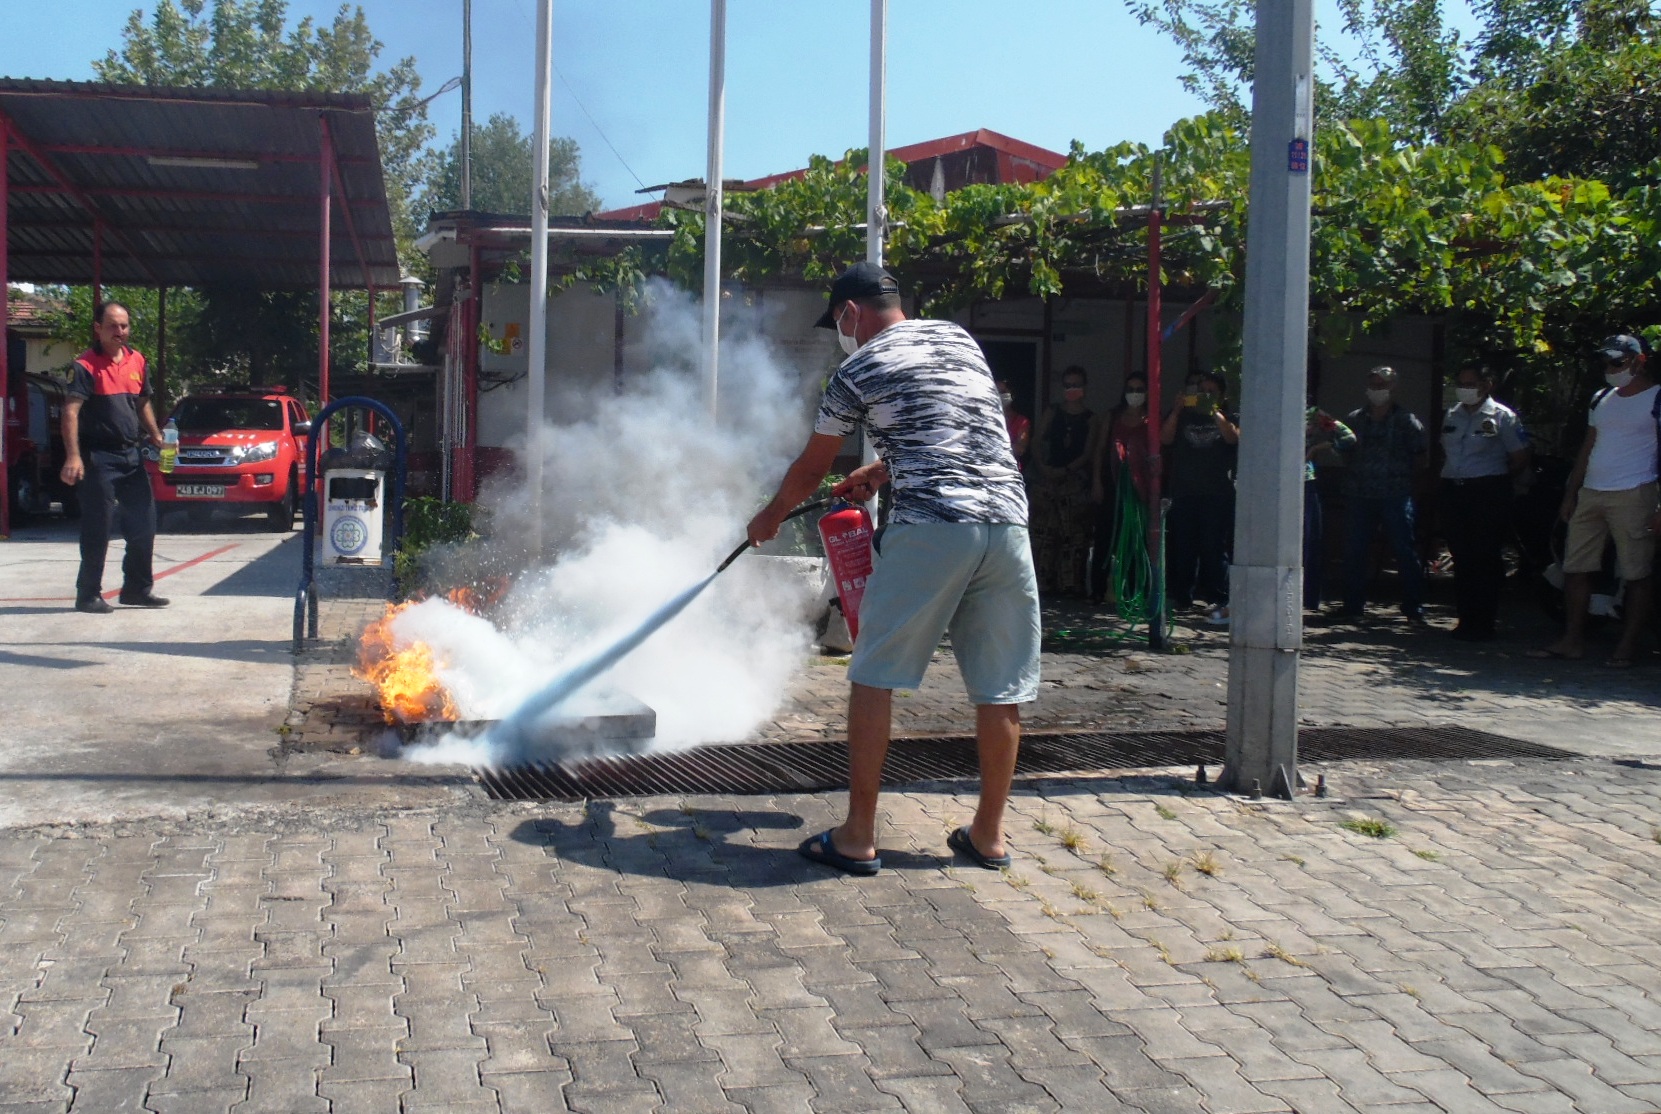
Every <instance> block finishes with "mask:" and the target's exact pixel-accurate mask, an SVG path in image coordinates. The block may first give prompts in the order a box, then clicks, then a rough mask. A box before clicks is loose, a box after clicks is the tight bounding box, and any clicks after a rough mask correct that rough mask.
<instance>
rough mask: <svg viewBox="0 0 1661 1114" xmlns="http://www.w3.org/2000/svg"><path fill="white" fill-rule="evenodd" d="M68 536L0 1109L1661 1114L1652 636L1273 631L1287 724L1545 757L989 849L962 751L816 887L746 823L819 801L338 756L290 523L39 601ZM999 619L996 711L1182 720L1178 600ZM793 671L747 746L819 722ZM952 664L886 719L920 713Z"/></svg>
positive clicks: (825, 801)
mask: <svg viewBox="0 0 1661 1114" xmlns="http://www.w3.org/2000/svg"><path fill="white" fill-rule="evenodd" d="M227 545H234V546H235V548H232V549H223V548H222V547H224V546H227ZM66 547H67V548H66ZM72 548H73V547H72V544H69V543H68V542H66V541H65V540H64V539H63V538H61V537H60V538H56V539H54V538H52V537H43V538H38V539H34V540H30V539H29V538H27V537H24V538H21V539H19V540H16V541H14V542H8V543H5V544H0V583H4V584H5V585H7V588H6V590H5V594H6V595H7V596H9V597H14V598H13V599H11V600H9V601H8V602H4V603H0V608H4V609H5V611H4V615H5V627H4V631H5V636H4V639H3V645H0V653H4V654H5V655H6V661H7V666H8V668H7V669H6V670H5V671H4V676H5V677H6V678H7V680H8V681H12V679H13V678H16V679H17V680H16V681H15V682H13V683H8V684H7V685H6V686H5V690H6V695H5V696H4V697H3V698H0V699H4V700H5V703H4V704H3V705H0V715H3V716H4V722H5V723H6V725H7V726H6V728H5V729H4V737H5V739H6V742H7V744H8V745H7V746H6V747H5V748H0V771H3V773H4V776H5V777H6V779H7V781H9V782H10V783H11V784H12V785H13V786H14V789H13V791H12V792H11V793H8V794H6V795H5V802H6V808H7V813H6V814H5V816H6V817H7V818H8V819H7V820H6V822H5V823H6V826H5V827H4V828H3V830H0V1007H3V1008H0V1114H6V1112H8V1111H36V1110H39V1111H48V1110H51V1111H61V1110H64V1109H73V1110H76V1111H87V1112H103V1111H119V1110H135V1111H136V1110H149V1111H155V1112H157V1114H161V1112H165V1111H237V1112H239V1114H240V1112H251V1111H260V1110H271V1111H282V1112H295V1111H310V1110H318V1111H325V1110H336V1111H347V1112H358V1111H415V1110H423V1109H427V1110H454V1111H515V1110H534V1111H548V1110H572V1111H607V1110H617V1111H628V1112H631V1114H632V1112H636V1111H650V1110H655V1109H664V1110H669V1109H674V1110H696V1111H706V1110H708V1111H716V1110H721V1111H733V1112H734V1114H737V1112H740V1111H771V1110H780V1111H801V1110H816V1111H819V1110H823V1111H833V1110H835V1111H841V1110H849V1111H877V1110H896V1111H898V1110H907V1111H961V1110H972V1111H982V1110H985V1111H992V1110H997V1111H1026V1110H1058V1109H1067V1110H1103V1111H1113V1110H1137V1111H1149V1112H1155V1111H1182V1112H1184V1114H1188V1112H1193V1111H1209V1112H1212V1114H1223V1112H1238V1114H1248V1112H1265V1114H1266V1112H1286V1111H1300V1112H1305V1114H1327V1112H1346V1111H1369V1112H1378V1114H1429V1112H1434V1111H1442V1112H1446V1114H1466V1112H1490V1111H1516V1112H1525V1114H1526V1112H1536V1111H1582V1112H1585V1114H1605V1112H1622V1111H1630V1112H1632V1114H1644V1112H1651V1111H1658V1110H1661V975H1658V974H1657V971H1658V970H1661V948H1658V945H1657V944H1656V943H1655V942H1654V936H1655V933H1654V926H1655V924H1656V923H1657V920H1658V917H1661V865H1658V864H1661V851H1658V847H1657V844H1658V843H1661V733H1658V728H1657V717H1656V715H1655V704H1656V700H1657V697H1656V696H1655V694H1654V677H1655V675H1656V674H1655V668H1654V664H1653V662H1654V659H1653V658H1652V659H1649V660H1648V661H1646V662H1645V663H1644V664H1641V665H1640V666H1639V667H1638V668H1636V669H1633V670H1628V671H1624V672H1616V671H1610V670H1607V669H1604V668H1602V667H1600V666H1598V665H1597V664H1595V663H1591V662H1588V663H1585V664H1574V665H1566V664H1564V663H1548V662H1538V661H1534V660H1531V659H1527V658H1525V657H1523V656H1521V653H1520V651H1521V650H1522V649H1523V648H1525V647H1527V646H1529V645H1533V644H1535V643H1536V642H1538V641H1540V640H1543V639H1544V638H1545V637H1547V636H1549V633H1550V632H1549V624H1547V623H1545V622H1544V621H1543V620H1539V619H1535V618H1533V617H1532V616H1531V615H1530V614H1528V613H1527V612H1525V611H1524V610H1523V609H1522V608H1521V607H1520V606H1519V607H1517V608H1515V609H1513V611H1511V612H1508V624H1509V625H1508V628H1507V631H1506V634H1507V637H1506V638H1505V639H1504V640H1502V641H1501V642H1497V643H1494V644H1490V645H1487V646H1481V647H1475V648H1472V647H1467V646H1463V645H1461V644H1458V643H1454V642H1452V641H1451V640H1449V639H1447V638H1446V636H1445V634H1438V633H1437V632H1435V631H1426V630H1422V629H1417V628H1410V627H1408V626H1407V625H1406V624H1404V623H1398V622H1395V621H1392V620H1390V619H1389V618H1387V617H1386V616H1384V615H1383V614H1381V615H1380V616H1379V617H1378V618H1377V619H1375V620H1374V621H1373V622H1372V623H1370V624H1368V625H1363V626H1346V627H1326V628H1322V629H1320V630H1317V631H1312V632H1311V634H1310V648H1309V650H1308V652H1307V654H1306V655H1305V658H1304V663H1305V664H1304V671H1303V677H1304V682H1305V683H1304V696H1305V701H1304V714H1305V717H1306V719H1307V720H1308V721H1309V722H1311V723H1319V724H1323V725H1325V724H1352V725H1398V724H1399V725H1423V724H1438V723H1457V724H1463V725H1467V726H1472V727H1479V728H1482V729H1484V730H1488V731H1493V732H1497V733H1500V734H1508V735H1513V736H1516V737H1519V738H1527V739H1530V740H1533V741H1537V742H1545V743H1550V744H1555V745H1557V746H1559V747H1565V748H1569V749H1571V750H1575V751H1578V752H1579V753H1580V754H1581V755H1582V757H1572V758H1566V759H1563V760H1556V761H1543V760H1526V761H1511V760H1485V761H1481V762H1460V763H1430V762H1424V761H1417V760H1414V759H1412V758H1411V756H1402V757H1400V758H1397V759H1392V760H1391V761H1388V762H1376V763H1361V762H1348V763H1327V764H1322V765H1320V767H1319V769H1318V771H1317V770H1316V769H1315V768H1314V767H1313V766H1311V767H1309V768H1308V769H1307V771H1306V772H1311V773H1312V772H1320V773H1324V774H1326V776H1327V778H1328V783H1329V785H1330V786H1331V788H1332V790H1333V793H1334V795H1333V796H1332V797H1330V798H1328V799H1325V800H1315V799H1305V800H1300V801H1299V802H1297V803H1284V802H1273V801H1269V802H1250V801H1244V800H1240V799H1237V798H1234V797H1231V796H1227V795H1223V794H1219V793H1215V792H1212V791H1209V790H1196V789H1195V788H1194V787H1193V785H1192V783H1191V781H1189V780H1187V778H1186V776H1185V775H1187V774H1188V773H1190V771H1187V770H1182V771H1177V770H1164V771H1160V770H1154V771H1096V772H1081V773H1080V775H1079V776H1075V777H1065V778H1060V777H1055V778H1045V779H1034V780H1025V781H1023V782H1022V783H1021V785H1020V787H1019V792H1018V794H1017V797H1016V800H1015V802H1014V804H1013V809H1012V813H1011V816H1010V818H1009V824H1008V830H1009V837H1010V841H1011V844H1012V846H1013V849H1014V857H1015V863H1014V866H1013V867H1012V868H1011V869H1010V870H1009V871H1007V872H989V871H983V870H979V869H976V868H974V867H972V866H969V865H967V864H965V863H964V862H962V861H960V860H955V859H953V858H952V857H951V856H950V853H949V852H948V851H947V850H946V847H945V836H946V834H947V832H948V831H950V829H951V828H952V827H953V826H955V825H956V824H959V823H962V822H963V821H964V820H965V819H966V818H967V815H968V812H969V810H970V809H971V808H972V786H968V785H964V784H958V783H935V784H925V785H915V786H910V787H907V788H905V789H904V790H902V791H896V792H891V793H888V794H885V796H884V802H883V805H884V820H885V822H884V826H883V830H882V836H881V846H882V850H883V856H884V861H885V866H884V869H883V871H882V872H881V874H879V875H878V876H877V877H875V878H870V879H858V880H856V879H850V878H846V877H843V876H840V875H836V874H833V873H831V872H829V871H827V870H825V869H824V868H822V867H818V866H816V865H813V864H809V863H807V862H804V861H803V860H801V859H800V858H799V857H798V856H797V855H796V854H795V850H794V848H795V846H796V844H797V843H798V842H800V841H801V840H802V839H803V838H804V837H805V836H807V835H809V834H810V833H813V832H817V831H820V830H822V829H823V828H824V827H825V826H826V825H828V824H830V823H832V822H833V821H834V819H835V817H836V815H837V810H838V808H839V806H840V800H839V796H838V795H837V794H829V795H825V794H794V795H776V796H770V797H718V796H691V797H687V796H673V797H654V798H631V799H623V800H614V801H592V802H587V803H586V804H576V805H565V804H546V803H519V804H515V803H502V802H490V801H487V800H484V799H483V798H482V796H481V795H480V794H479V793H478V792H477V791H476V790H475V789H474V788H473V787H472V786H471V784H470V783H469V782H468V781H467V779H466V778H465V777H464V776H460V772H459V771H458V772H457V776H448V775H445V774H443V773H442V772H440V773H438V774H437V775H436V776H435V774H434V771H432V770H430V769H428V770H414V769H411V768H409V767H407V766H406V765H405V764H403V763H401V762H396V761H387V760H383V759H378V758H375V757H372V754H370V753H364V754H360V755H359V756H353V755H352V754H351V753H350V751H351V750H352V749H353V748H354V747H356V748H357V749H358V750H359V751H360V752H362V751H365V750H366V749H367V750H369V751H371V752H372V750H373V745H372V744H370V745H369V746H368V747H367V748H366V746H365V745H364V744H365V741H366V739H365V737H364V736H362V732H363V729H364V728H365V727H368V726H370V725H371V723H372V710H371V709H369V708H368V706H367V704H366V703H365V702H364V700H363V695H362V693H361V690H360V689H359V688H358V687H357V686H356V682H353V681H351V679H350V678H349V675H348V674H347V671H346V667H345V664H344V661H345V657H346V652H345V649H344V643H341V642H331V641H328V640H326V641H325V643H324V644H323V645H320V646H317V647H314V648H311V649H309V650H308V651H307V652H306V653H305V654H304V655H302V656H301V658H300V659H298V661H295V660H293V659H290V658H288V657H286V650H287V638H288V632H289V619H290V610H289V609H290V607H291V603H290V597H289V593H290V592H292V590H293V584H294V582H295V580H296V579H297V576H296V575H295V573H296V572H297V570H296V569H295V567H294V566H295V565H297V561H296V560H295V552H294V551H295V545H294V543H292V542H289V543H286V544H285V543H279V542H277V541H276V539H274V538H273V537H272V536H270V535H259V534H248V533H241V532H233V533H227V534H211V535H208V534H204V535H195V534H177V535H174V534H169V535H168V536H166V537H164V539H163V544H162V546H161V547H160V550H159V551H160V552H162V553H164V554H165V556H166V563H165V568H167V569H168V570H170V572H169V575H167V576H166V577H165V578H164V579H163V580H161V581H160V582H159V584H158V590H159V591H161V592H162V594H164V595H172V596H174V597H175V599H176V601H177V602H176V603H175V605H174V607H173V608H169V609H168V610H167V611H165V612H157V613H140V612H130V613H122V614H117V615H110V616H102V617H96V616H81V615H77V614H75V613H74V612H73V611H69V610H67V601H66V599H64V598H56V599H54V598H51V597H66V596H67V591H66V588H65V587H64V586H66V585H68V584H69V583H70V582H71V581H72V579H73V556H72ZM216 550H218V551H219V552H217V553H216V552H215V551H216ZM202 558H205V559H202ZM193 560H195V561H196V563H194V564H191V563H190V562H192V561H193ZM172 570H176V571H172ZM373 610H375V606H374V605H372V604H371V605H363V604H352V603H349V602H336V603H333V604H331V605H329V606H328V607H326V609H325V615H324V618H325V625H326V628H327V629H326V631H325V633H326V634H329V635H331V636H339V637H340V638H345V637H346V636H349V635H350V634H351V633H353V631H354V630H355V628H356V626H357V625H359V624H361V622H362V620H363V619H364V618H365V617H366V616H367V615H368V614H369V613H371V612H372V611H373ZM1433 614H1434V616H1435V619H1436V621H1437V622H1439V623H1441V624H1442V625H1444V626H1445V625H1447V618H1446V612H1445V608H1437V609H1434V611H1433ZM1049 619H1050V622H1049V627H1050V633H1051V642H1052V645H1053V646H1054V647H1055V649H1054V650H1053V651H1052V652H1051V653H1048V654H1046V661H1045V670H1046V678H1047V680H1046V683H1045V689H1044V692H1043V694H1042V696H1041V698H1040V700H1039V702H1038V703H1037V704H1036V705H1035V706H1034V707H1033V708H1032V709H1031V710H1030V715H1029V716H1028V722H1029V725H1031V726H1034V727H1036V728H1045V727H1050V728H1056V727H1077V726H1095V727H1101V728H1104V729H1115V730H1128V729H1138V728H1151V727H1166V726H1182V725H1190V726H1202V727H1213V726H1216V725H1218V724H1219V723H1220V721H1221V716H1222V703H1221V702H1222V697H1223V688H1222V684H1223V680H1224V677H1225V667H1226V641H1225V640H1224V639H1223V637H1222V636H1219V635H1216V634H1212V633H1204V632H1199V631H1192V632H1190V631H1188V630H1187V629H1186V628H1185V629H1184V632H1183V633H1182V635H1181V638H1180V642H1181V645H1182V647H1183V648H1184V649H1185V650H1186V651H1187V652H1184V653H1178V654H1173V655H1152V654H1148V653H1146V652H1145V651H1139V650H1133V649H1102V648H1100V647H1101V646H1103V645H1105V644H1106V643H1105V640H1104V638H1103V634H1102V632H1103V631H1104V630H1105V623H1104V620H1103V618H1102V617H1101V616H1100V615H1097V614H1095V613H1093V612H1091V611H1089V610H1088V609H1078V608H1056V609H1052V611H1051V614H1050V616H1049ZM116 624H125V625H121V626H117V625H116ZM112 632H119V633H118V635H117V637H115V638H113V639H112ZM841 668H842V667H841V666H840V665H839V664H837V663H835V662H832V661H828V660H826V661H819V662H815V663H811V664H810V665H809V666H808V667H807V668H805V669H804V670H803V671H802V673H801V674H800V676H799V677H798V679H797V682H796V684H795V686H794V688H793V690H792V692H791V694H790V696H789V699H788V701H787V703H786V706H785V707H784V708H782V709H781V711H780V713H779V714H778V716H776V717H775V719H774V721H773V722H771V723H770V724H768V725H766V726H765V727H764V728H763V729H762V731H761V732H760V733H758V739H766V738H817V737H827V738H828V737H834V736H835V735H837V734H838V732H839V730H840V706H841V701H842V699H843V689H844V688H845V678H844V677H843V676H842V675H841ZM100 686H102V687H100ZM958 691H959V690H958V686H957V682H956V678H955V676H953V673H952V671H951V669H950V666H949V665H948V664H946V663H945V662H942V663H941V666H940V668H937V669H935V670H932V671H931V675H930V677H929V679H928V680H927V681H925V683H924V685H923V686H922V687H921V688H920V689H919V691H918V692H916V693H913V694H911V695H910V696H907V697H904V698H902V699H901V700H899V701H897V702H896V705H897V707H898V708H899V709H900V711H899V715H898V719H899V721H900V722H899V725H898V726H899V728H900V729H901V730H902V731H905V732H916V733H946V732H956V731H960V730H963V728H964V725H965V722H966V721H965V720H964V719H963V712H962V709H960V708H959V707H958V703H959V700H960V697H959V695H958ZM279 727H286V728H287V729H288V730H287V731H286V732H282V733H279V731H278V728H279ZM204 768H205V770H206V775H205V776H197V775H201V774H202V773H203V771H204ZM48 820H50V821H51V822H47V821H48ZM65 821H72V822H65Z"/></svg>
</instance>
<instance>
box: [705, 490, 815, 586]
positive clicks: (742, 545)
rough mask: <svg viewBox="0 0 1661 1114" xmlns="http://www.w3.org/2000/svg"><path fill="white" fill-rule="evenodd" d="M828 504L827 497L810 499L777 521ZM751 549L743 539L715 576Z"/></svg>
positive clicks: (748, 543) (795, 516)
mask: <svg viewBox="0 0 1661 1114" xmlns="http://www.w3.org/2000/svg"><path fill="white" fill-rule="evenodd" d="M830 503H831V499H830V496H828V495H827V496H825V497H823V498H820V499H810V500H808V501H807V502H806V503H803V504H802V505H801V506H799V507H797V508H796V509H795V510H793V511H791V512H790V513H789V514H787V515H785V516H784V517H783V518H781V519H779V522H780V523H781V524H782V523H785V522H789V521H790V520H791V519H793V518H800V517H801V516H802V515H804V514H809V513H811V512H813V511H816V510H818V509H819V508H821V507H828V506H830ZM752 548H754V547H753V546H751V545H750V539H749V538H745V539H744V540H743V541H741V542H739V543H738V548H737V549H735V550H733V551H732V552H731V553H729V554H727V559H726V560H725V561H722V562H721V564H720V566H719V567H718V568H716V570H715V575H716V576H720V575H721V574H722V573H724V572H726V571H727V566H728V565H730V564H732V563H733V562H734V561H736V560H738V559H739V558H740V557H742V556H744V551H745V550H746V549H752Z"/></svg>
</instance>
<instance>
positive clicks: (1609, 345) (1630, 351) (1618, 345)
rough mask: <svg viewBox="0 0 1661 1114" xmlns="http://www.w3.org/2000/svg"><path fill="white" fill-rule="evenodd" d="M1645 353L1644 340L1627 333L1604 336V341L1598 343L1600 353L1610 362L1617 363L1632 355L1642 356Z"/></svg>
mask: <svg viewBox="0 0 1661 1114" xmlns="http://www.w3.org/2000/svg"><path fill="white" fill-rule="evenodd" d="M1643 354H1644V343H1643V341H1641V340H1639V339H1638V338H1637V337H1629V336H1627V335H1626V334H1625V333H1618V334H1616V335H1615V336H1612V337H1604V338H1603V343H1602V344H1600V345H1598V355H1599V356H1602V357H1603V358H1604V359H1605V360H1607V361H1608V362H1610V363H1617V362H1619V361H1621V360H1625V359H1629V358H1630V357H1632V356H1642V355H1643Z"/></svg>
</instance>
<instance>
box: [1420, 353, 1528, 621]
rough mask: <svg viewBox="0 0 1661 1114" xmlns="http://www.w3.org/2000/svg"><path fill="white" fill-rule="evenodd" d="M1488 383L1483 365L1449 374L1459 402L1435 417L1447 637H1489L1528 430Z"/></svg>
mask: <svg viewBox="0 0 1661 1114" xmlns="http://www.w3.org/2000/svg"><path fill="white" fill-rule="evenodd" d="M1493 389H1494V377H1493V374H1492V373H1491V372H1490V371H1489V370H1488V369H1487V368H1485V367H1467V368H1462V369H1461V370H1460V372H1459V375H1458V377H1457V379H1456V380H1455V394H1456V396H1457V398H1458V399H1459V401H1458V403H1457V404H1456V405H1455V406H1454V407H1453V408H1452V409H1451V410H1449V411H1448V412H1447V414H1446V415H1444V416H1443V418H1442V452H1443V453H1444V456H1445V459H1444V461H1443V464H1442V491H1441V505H1442V535H1443V537H1445V538H1446V539H1447V542H1448V552H1449V553H1451V554H1452V555H1453V590H1454V598H1455V601H1456V608H1457V610H1458V612H1459V625H1458V626H1457V627H1455V628H1454V630H1453V637H1455V638H1458V639H1460V640H1462V641H1465V642H1489V641H1492V640H1493V638H1494V622H1495V620H1496V618H1498V615H1499V597H1500V588H1501V586H1502V585H1503V584H1504V582H1505V560H1504V558H1503V557H1502V556H1501V554H1500V550H1501V547H1502V546H1503V545H1504V544H1505V539H1506V538H1507V537H1508V536H1509V534H1510V532H1511V492H1512V483H1513V479H1514V477H1515V476H1516V475H1517V474H1518V473H1519V472H1521V471H1522V470H1523V469H1524V468H1526V467H1527V466H1528V457H1529V448H1528V431H1527V430H1525V429H1523V423H1522V421H1521V420H1520V419H1519V418H1518V417H1517V412H1516V411H1515V410H1512V409H1511V408H1510V407H1508V406H1504V405H1501V404H1500V403H1498V402H1495V401H1494V399H1493Z"/></svg>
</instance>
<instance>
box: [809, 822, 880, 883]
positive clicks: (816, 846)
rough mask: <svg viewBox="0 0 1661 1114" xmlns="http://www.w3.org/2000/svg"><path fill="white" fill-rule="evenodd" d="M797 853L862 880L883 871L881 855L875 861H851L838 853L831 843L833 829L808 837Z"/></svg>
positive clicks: (834, 845)
mask: <svg viewBox="0 0 1661 1114" xmlns="http://www.w3.org/2000/svg"><path fill="white" fill-rule="evenodd" d="M796 853H797V854H799V855H801V857H802V858H804V859H811V860H812V861H813V862H816V863H822V864H824V865H825V866H828V867H831V868H832V869H835V870H840V871H842V872H843V873H844V874H853V875H857V876H859V877H861V878H869V877H870V876H871V875H873V874H875V873H876V872H877V871H879V870H881V869H882V856H881V855H878V856H877V857H876V858H874V859H850V858H848V856H846V855H844V854H843V853H842V852H840V851H838V850H837V849H836V844H834V843H832V842H831V829H829V828H826V829H825V830H824V831H822V832H820V833H819V834H818V835H816V836H808V837H807V838H806V839H804V840H802V843H801V846H799V847H797V848H796Z"/></svg>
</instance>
